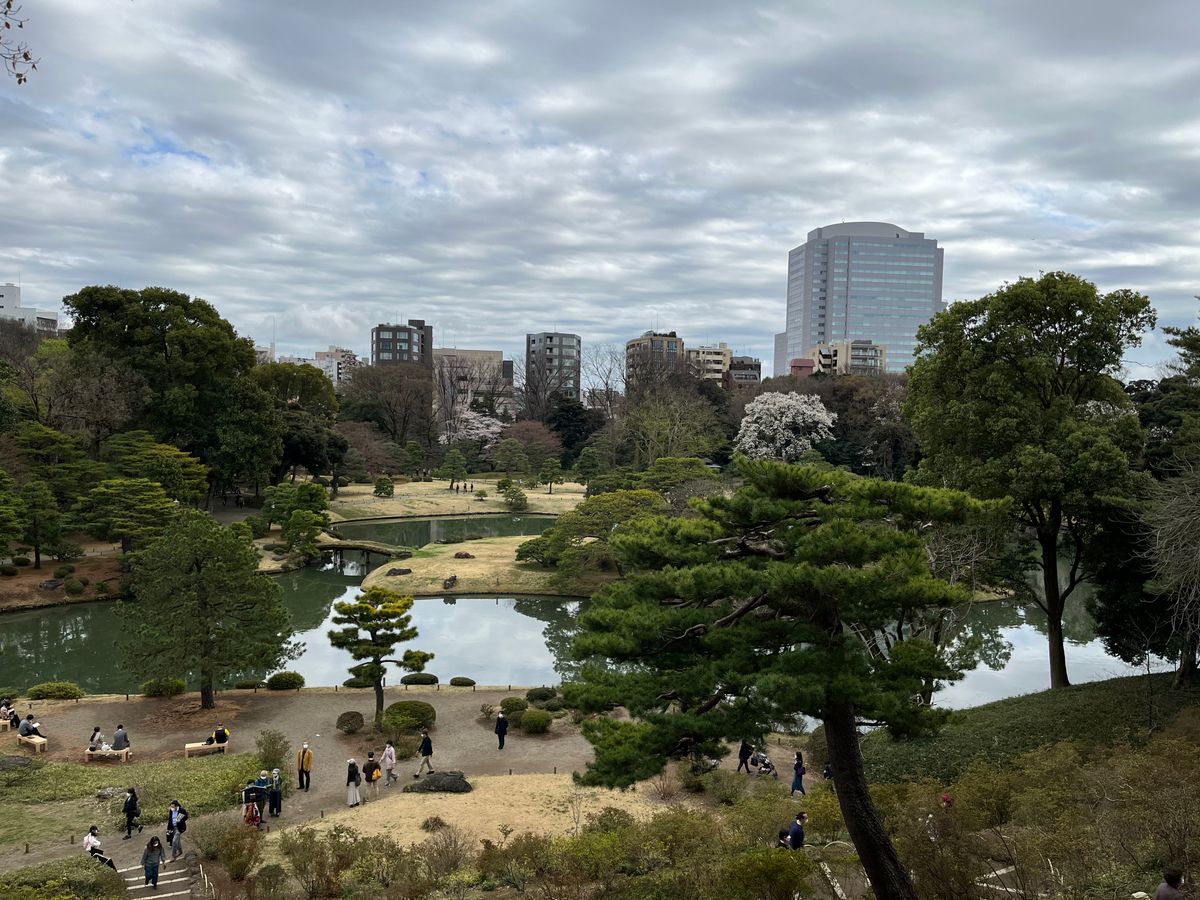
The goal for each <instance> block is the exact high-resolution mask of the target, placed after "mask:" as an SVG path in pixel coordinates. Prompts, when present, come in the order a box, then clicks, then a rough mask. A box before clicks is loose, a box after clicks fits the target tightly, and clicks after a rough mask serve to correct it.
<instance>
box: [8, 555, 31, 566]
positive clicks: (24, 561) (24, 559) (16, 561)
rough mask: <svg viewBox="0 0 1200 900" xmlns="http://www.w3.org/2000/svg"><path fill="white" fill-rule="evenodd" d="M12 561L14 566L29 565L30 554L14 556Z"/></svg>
mask: <svg viewBox="0 0 1200 900" xmlns="http://www.w3.org/2000/svg"><path fill="white" fill-rule="evenodd" d="M12 563H13V565H14V566H27V565H29V557H28V556H14V557H13V560H12Z"/></svg>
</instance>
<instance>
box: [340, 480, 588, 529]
mask: <svg viewBox="0 0 1200 900" xmlns="http://www.w3.org/2000/svg"><path fill="white" fill-rule="evenodd" d="M501 477H503V475H502V474H501V475H498V474H497V473H495V472H489V473H487V474H485V475H471V476H470V477H469V478H468V479H467V480H468V481H469V482H471V483H473V484H474V485H475V488H476V490H485V491H487V493H488V496H487V497H486V498H485V499H483V500H477V499H475V495H474V494H471V493H455V492H454V491H451V490H448V489H447V485H449V482H448V481H444V480H438V481H415V482H407V483H403V484H397V485H396V493H395V494H394V495H393V496H391V497H376V496H374V494H373V487H372V486H371V485H369V484H352V485H350V486H348V487H344V488H341V489H340V490H339V491H338V495H337V496H336V497H333V498H330V512H331V513H332V518H333V519H334V521H343V520H346V521H348V520H352V519H370V518H375V517H386V516H405V517H418V516H470V515H479V514H481V513H504V512H508V511H509V509H508V507H507V506H505V505H504V498H503V497H502V496H501V495H500V492H499V491H498V490H497V489H496V481H497V480H498V479H499V478H501ZM585 490H586V488H585V487H584V486H583V485H582V484H574V483H572V482H568V483H566V484H556V485H555V486H554V493H553V494H551V493H549V492H548V491H547V490H546V488H545V487H539V488H526V489H525V495H526V497H528V499H529V508H528V509H526V510H523V512H524V513H525V514H526V515H529V514H537V513H545V514H553V515H557V514H559V513H564V512H566V511H567V510H570V509H574V508H575V507H576V506H577V505H578V504H579V502H580V501H581V500H582V499H583V495H584V491H585Z"/></svg>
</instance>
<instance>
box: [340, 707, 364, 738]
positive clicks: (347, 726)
mask: <svg viewBox="0 0 1200 900" xmlns="http://www.w3.org/2000/svg"><path fill="white" fill-rule="evenodd" d="M336 724H337V730H338V731H340V732H342V733H343V734H357V733H358V732H360V731H362V728H363V726H364V725H365V724H367V723H366V720H364V719H363V714H362V713H360V712H358V711H356V710H350V711H349V712H344V713H342V714H341V715H340V716H338V717H337V723H336Z"/></svg>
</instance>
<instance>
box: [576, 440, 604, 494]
mask: <svg viewBox="0 0 1200 900" xmlns="http://www.w3.org/2000/svg"><path fill="white" fill-rule="evenodd" d="M599 474H600V454H599V453H597V452H596V448H595V447H584V448H583V450H582V451H581V452H580V454H579V459H577V460H576V461H575V478H576V480H577V481H578V482H579V483H580V484H585V485H586V484H587V483H588V482H589V481H591V479H593V478H595V477H596V476H597V475H599Z"/></svg>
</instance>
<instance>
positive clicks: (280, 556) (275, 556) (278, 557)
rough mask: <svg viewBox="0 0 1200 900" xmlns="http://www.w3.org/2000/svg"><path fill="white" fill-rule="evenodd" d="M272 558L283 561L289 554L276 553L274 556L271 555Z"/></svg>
mask: <svg viewBox="0 0 1200 900" xmlns="http://www.w3.org/2000/svg"><path fill="white" fill-rule="evenodd" d="M271 559H273V560H275V562H283V561H284V560H285V559H287V554H285V553H276V554H275V555H274V556H272V557H271Z"/></svg>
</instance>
